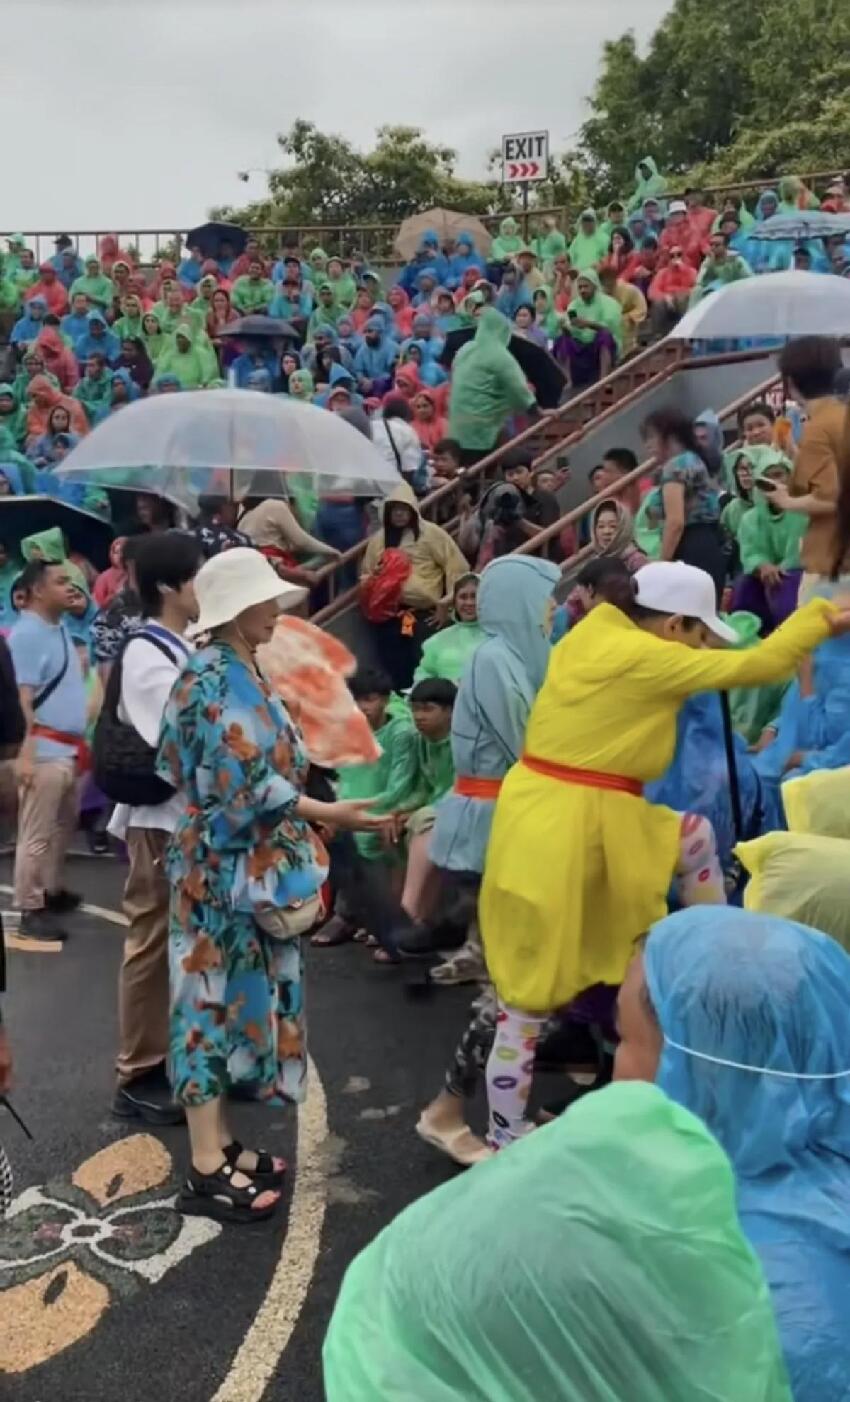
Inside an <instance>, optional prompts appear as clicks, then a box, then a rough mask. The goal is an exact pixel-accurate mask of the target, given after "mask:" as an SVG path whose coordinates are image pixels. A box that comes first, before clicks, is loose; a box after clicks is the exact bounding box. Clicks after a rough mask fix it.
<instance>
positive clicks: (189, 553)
mask: <svg viewBox="0 0 850 1402" xmlns="http://www.w3.org/2000/svg"><path fill="white" fill-rule="evenodd" d="M202 564H203V555H202V553H201V547H200V545H199V543H198V541H197V540H195V539H194V537H193V536H190V535H187V533H186V532H185V531H157V532H155V533H154V534H153V535H149V536H145V538H144V540H143V541H142V543H141V544H140V546H139V550H138V553H137V555H136V592H137V593H138V595H139V598H140V599H141V601H142V612H143V613H144V614H145V616H146V617H148V618H158V617H159V615H160V614H161V613H162V606H163V603H164V599H163V595H162V591H161V589H160V585H167V586H168V588H169V589H180V588H181V587H182V585H184V584H187V583H188V582H189V580H190V579H194V577H195V575H196V574H197V573H198V570H199V568H200V566H201V565H202Z"/></svg>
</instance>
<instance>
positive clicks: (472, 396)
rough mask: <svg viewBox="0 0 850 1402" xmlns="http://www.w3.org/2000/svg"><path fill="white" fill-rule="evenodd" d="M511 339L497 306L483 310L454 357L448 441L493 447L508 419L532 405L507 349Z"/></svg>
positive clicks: (528, 392) (479, 447)
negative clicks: (463, 344)
mask: <svg viewBox="0 0 850 1402" xmlns="http://www.w3.org/2000/svg"><path fill="white" fill-rule="evenodd" d="M510 339H511V324H510V322H509V321H508V319H507V317H504V316H502V313H501V312H497V311H496V308H495V307H485V308H484V310H483V312H482V313H481V315H480V316H479V318H478V322H477V326H476V331H475V336H474V338H473V339H472V340H471V341H469V342H468V343H467V345H465V346H462V347H461V349H460V351H459V352H458V354H457V355H456V357H455V360H454V365H453V368H452V382H451V392H450V398H449V431H448V436H449V437H450V438H456V439H457V440H458V442H459V443H460V445H461V447H462V448H468V449H475V450H478V451H486V450H487V449H489V448H492V447H493V445H494V443H495V442H496V439H497V438H498V436H499V433H500V431H501V429H502V428H503V426H504V424H505V422H506V421H507V419H508V418H509V417H510V415H511V414H516V413H520V412H521V411H522V410H524V409H528V408H530V406H531V405H532V404H533V403H534V394H533V393H532V391H531V390H530V389H529V388H528V384H527V383H526V379H525V375H524V374H523V372H522V370H521V369H520V367H519V365H518V364H517V362H516V361H515V360H514V358H513V356H512V355H511V353H510V351H509V350H508V346H509V344H510Z"/></svg>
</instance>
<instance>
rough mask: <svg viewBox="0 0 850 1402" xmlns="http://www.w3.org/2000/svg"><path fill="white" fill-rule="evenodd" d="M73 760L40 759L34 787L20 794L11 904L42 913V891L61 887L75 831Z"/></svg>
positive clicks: (34, 775)
mask: <svg viewBox="0 0 850 1402" xmlns="http://www.w3.org/2000/svg"><path fill="white" fill-rule="evenodd" d="M77 817H78V812H77V775H76V768H75V765H74V761H73V760H70V759H69V760H63V759H57V760H41V761H38V762H37V763H36V765H35V772H34V774H33V780H32V783H31V784H30V785H29V787H28V788H26V789H20V790H19V793H18V845H17V848H16V850H15V905H16V906H17V907H18V909H19V910H41V909H43V907H44V893H45V891H59V890H61V888H62V868H63V866H64V863H65V854H66V852H67V851H68V847H69V844H70V842H71V838H72V837H73V835H74V833H75V831H76V827H77Z"/></svg>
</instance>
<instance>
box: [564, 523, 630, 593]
mask: <svg viewBox="0 0 850 1402" xmlns="http://www.w3.org/2000/svg"><path fill="white" fill-rule="evenodd" d="M603 505H608V503H607V502H605V503H603ZM631 578H632V577H631V574H630V573H629V570H628V569H627V568H626V566H625V565H624V564H623V561H622V560H620V559H618V558H617V556H616V555H608V556H606V555H601V556H600V557H599V558H598V559H596V560H588V562H587V564H586V565H583V566H582V568H581V569H580V570H579V572H578V574H577V575H576V584H580V585H582V587H583V588H584V589H592V590H593V592H594V594H602V595H603V596H604V598H605V599H606V600H608V602H609V603H617V600H618V598H623V586H624V585H625V586H627V587H628V588H629V589H631ZM609 583H610V584H611V585H612V594H613V596H614V597H612V598H610V599H609V598H608V594H607V592H606V586H607V585H608V584H609ZM618 607H619V605H618Z"/></svg>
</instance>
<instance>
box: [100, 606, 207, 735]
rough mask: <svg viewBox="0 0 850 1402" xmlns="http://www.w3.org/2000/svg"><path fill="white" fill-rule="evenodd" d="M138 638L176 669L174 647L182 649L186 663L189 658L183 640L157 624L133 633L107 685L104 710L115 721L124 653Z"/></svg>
mask: <svg viewBox="0 0 850 1402" xmlns="http://www.w3.org/2000/svg"><path fill="white" fill-rule="evenodd" d="M138 638H144V639H145V641H146V642H149V643H151V644H152V646H153V647H155V648H156V649H157V651H158V652H161V653H162V655H163V656H164V657H167V658H168V660H169V662H170V663H171V664H172V666H174V667H179V666H180V660H179V658H178V657H176V656H175V654H174V653H173V652H172V651H171V648H172V647H176V648H179V649H180V651H181V652H182V653H183V655H184V661H185V659H186V658H187V657H188V656H189V649H188V647H187V646H186V644H185V643H184V641H183V639H182V638H177V637H175V636H174V634H173V633H169V632H168V630H167V629H165V628H160V627H159V625H158V624H156V623H148V624H146V625H145V627H144V628H140V629H139V630H138V632H136V633H131V634H130V636H129V638H125V639H124V642H123V644H122V646H121V651H120V652H119V654H118V656H117V658H116V659H115V662H114V664H113V667H112V670H111V672H110V673H109V680H108V681H107V683H106V695H105V696H104V698H103V704H104V710H108V711H109V712H110V714H111V715H112V717H113V719H114V720H117V719H118V706H119V704H120V702H121V678H122V671H123V663H124V653H125V652H126V651H127V648H128V647H129V646H130V644H131V643H134V642H136V640H137V639H138Z"/></svg>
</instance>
